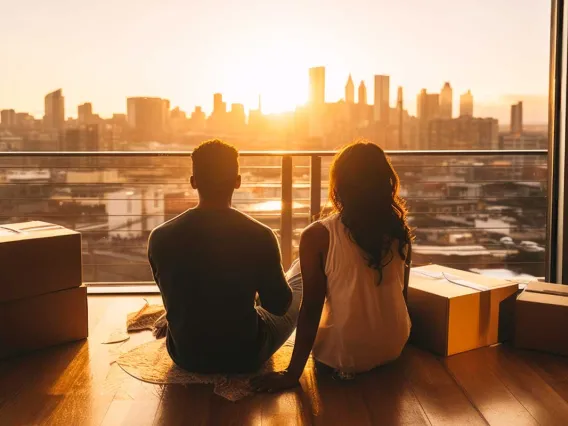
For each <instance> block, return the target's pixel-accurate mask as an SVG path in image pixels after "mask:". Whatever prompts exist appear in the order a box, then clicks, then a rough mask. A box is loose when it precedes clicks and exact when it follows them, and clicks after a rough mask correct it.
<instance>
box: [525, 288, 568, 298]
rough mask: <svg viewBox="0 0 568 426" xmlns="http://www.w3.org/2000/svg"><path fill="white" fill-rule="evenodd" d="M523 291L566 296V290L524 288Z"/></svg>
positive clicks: (567, 295)
mask: <svg viewBox="0 0 568 426" xmlns="http://www.w3.org/2000/svg"><path fill="white" fill-rule="evenodd" d="M525 291H526V292H527V293H538V294H550V295H553V296H560V297H568V292H563V291H554V290H543V289H536V288H526V289H525Z"/></svg>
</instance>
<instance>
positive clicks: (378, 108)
mask: <svg viewBox="0 0 568 426" xmlns="http://www.w3.org/2000/svg"><path fill="white" fill-rule="evenodd" d="M389 99H390V77H389V76H388V75H376V76H375V100H374V102H375V108H374V114H373V116H374V120H375V121H379V122H381V123H382V124H384V125H388V124H389V116H390V105H389Z"/></svg>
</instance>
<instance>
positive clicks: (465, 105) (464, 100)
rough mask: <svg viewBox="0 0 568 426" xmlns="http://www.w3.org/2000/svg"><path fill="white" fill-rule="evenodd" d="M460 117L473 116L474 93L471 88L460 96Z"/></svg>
mask: <svg viewBox="0 0 568 426" xmlns="http://www.w3.org/2000/svg"><path fill="white" fill-rule="evenodd" d="M460 117H473V95H472V94H471V90H468V91H467V93H464V94H463V95H461V96H460Z"/></svg>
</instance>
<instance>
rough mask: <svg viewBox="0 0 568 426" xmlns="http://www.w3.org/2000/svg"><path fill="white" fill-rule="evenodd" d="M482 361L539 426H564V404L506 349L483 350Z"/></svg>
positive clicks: (566, 409)
mask: <svg viewBox="0 0 568 426" xmlns="http://www.w3.org/2000/svg"><path fill="white" fill-rule="evenodd" d="M481 354H482V355H484V358H483V360H484V361H485V362H486V364H487V366H488V368H490V369H491V370H492V371H493V373H494V374H495V375H496V376H498V377H499V379H500V380H501V381H502V382H503V384H505V386H507V388H508V389H509V390H510V392H511V393H512V394H513V395H514V396H515V398H517V399H518V400H519V401H520V403H521V404H523V406H524V407H525V408H526V409H527V411H528V412H529V413H530V414H531V415H532V416H533V417H534V418H535V419H536V421H537V422H538V423H539V424H541V425H551V426H552V425H559V426H560V425H566V424H568V403H566V401H565V400H564V399H563V398H562V397H561V396H560V395H558V394H557V393H556V392H555V391H554V389H553V388H552V387H551V386H550V385H548V383H546V381H545V380H543V379H542V377H540V376H539V375H538V374H537V373H536V372H535V371H534V370H533V369H532V368H531V367H530V365H529V364H527V363H526V362H524V361H523V360H522V359H521V357H520V356H519V355H517V354H515V352H514V351H513V350H511V349H510V348H508V347H506V346H500V347H499V350H494V351H484V352H482V353H481Z"/></svg>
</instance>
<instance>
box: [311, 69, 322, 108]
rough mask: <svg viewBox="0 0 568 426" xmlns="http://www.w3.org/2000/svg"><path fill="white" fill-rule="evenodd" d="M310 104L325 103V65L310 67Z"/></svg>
mask: <svg viewBox="0 0 568 426" xmlns="http://www.w3.org/2000/svg"><path fill="white" fill-rule="evenodd" d="M309 101H310V104H311V105H318V106H319V105H323V104H325V67H313V68H310V100H309Z"/></svg>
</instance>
